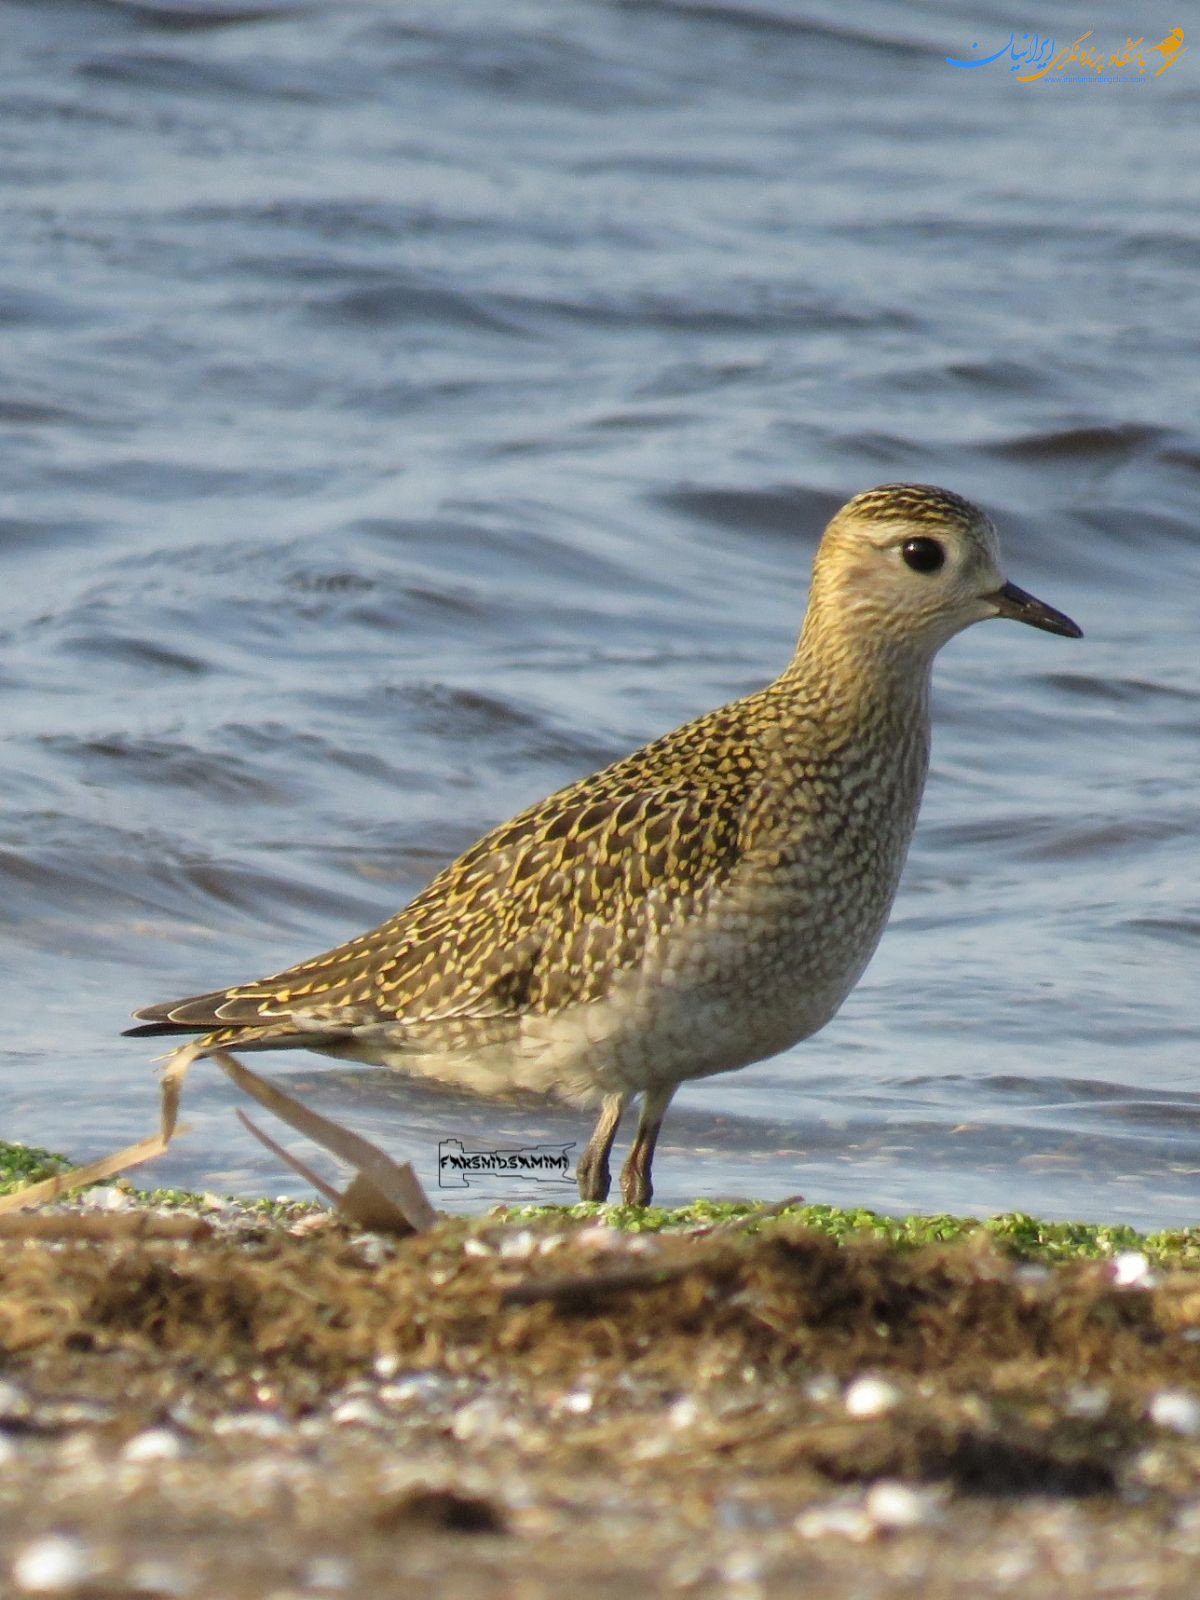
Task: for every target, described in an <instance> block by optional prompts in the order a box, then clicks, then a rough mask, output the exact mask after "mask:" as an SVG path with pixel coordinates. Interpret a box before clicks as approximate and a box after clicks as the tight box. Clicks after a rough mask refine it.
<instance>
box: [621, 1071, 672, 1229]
mask: <svg viewBox="0 0 1200 1600" xmlns="http://www.w3.org/2000/svg"><path fill="white" fill-rule="evenodd" d="M677 1087H678V1085H676V1084H674V1083H672V1084H670V1085H668V1087H667V1088H665V1089H647V1090H646V1092H645V1094H644V1095H643V1096H642V1114H641V1116H640V1117H639V1118H638V1125H637V1132H636V1133H635V1134H634V1136H633V1143H632V1144H631V1145H630V1147H629V1159H628V1160H627V1161H626V1163H625V1165H624V1167H623V1168H622V1171H621V1194H622V1196H623V1197H624V1200H625V1204H626V1205H627V1206H648V1205H649V1204H650V1200H651V1197H652V1196H653V1194H654V1187H653V1185H652V1184H651V1182H650V1166H651V1163H652V1162H653V1160H654V1146H655V1145H656V1144H657V1143H658V1130H659V1129H660V1128H661V1127H662V1120H663V1117H664V1116H666V1113H667V1107H668V1106H669V1105H670V1103H671V1096H672V1095H673V1094H674V1093H675V1090H676V1088H677Z"/></svg>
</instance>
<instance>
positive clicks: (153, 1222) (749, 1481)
mask: <svg viewBox="0 0 1200 1600" xmlns="http://www.w3.org/2000/svg"><path fill="white" fill-rule="evenodd" d="M613 1215H614V1216H617V1217H619V1216H620V1214H618V1213H614V1214H613ZM5 1220H6V1231H5V1232H3V1233H2V1234H0V1272H2V1274H3V1295H2V1296H0V1349H2V1350H3V1354H4V1364H3V1368H2V1374H0V1546H2V1548H0V1589H5V1590H6V1591H7V1592H12V1593H15V1594H23V1593H43V1594H45V1593H58V1594H74V1595H89V1596H90V1595H96V1596H100V1595H103V1596H109V1595H122V1596H123V1595H163V1596H170V1595H183V1596H187V1595H197V1596H221V1597H223V1600H241V1597H243V1596H245V1597H249V1596H270V1597H273V1600H284V1597H286V1596H300V1595H331V1594H351V1595H370V1596H378V1597H380V1600H387V1597H390V1596H393V1595H395V1596H400V1595H405V1596H409V1595H412V1594H415V1593H420V1592H422V1591H423V1590H428V1591H431V1592H433V1593H437V1594H452V1595H455V1596H466V1597H472V1596H487V1597H491V1596H493V1595H494V1596H502V1595H503V1596H510V1595H519V1596H530V1597H533V1596H542V1595H545V1596H547V1597H549V1596H552V1595H553V1596H555V1597H556V1600H557V1597H560V1596H562V1595H563V1594H564V1593H573V1592H575V1591H576V1590H579V1591H587V1592H590V1593H592V1594H594V1595H597V1596H607V1595H609V1594H612V1595H613V1596H617V1595H620V1596H621V1600H627V1597H628V1596H629V1594H631V1593H638V1594H643V1593H654V1592H663V1593H680V1594H683V1595H695V1596H709V1595H712V1596H718V1595H719V1596H727V1597H734V1600H754V1597H757V1596H773V1595H787V1596H790V1595H793V1594H794V1595H797V1596H799V1595H801V1594H803V1595H805V1596H825V1595H830V1596H834V1595H839V1596H840V1595H846V1596H849V1595H854V1596H876V1595H878V1596H886V1597H891V1596H897V1597H899V1596H910V1595H911V1596H914V1597H916V1596H918V1595H919V1596H921V1597H922V1600H937V1597H939V1596H943V1595H947V1596H949V1595H964V1596H965V1595H967V1594H971V1595H978V1594H980V1593H982V1594H1014V1595H1015V1594H1020V1595H1022V1596H1026V1597H1037V1596H1042V1595H1045V1596H1047V1597H1049V1596H1056V1597H1058V1596H1063V1595H1071V1596H1074V1595H1096V1596H1100V1595H1104V1596H1113V1595H1125V1594H1128V1595H1139V1596H1140V1595H1162V1596H1179V1597H1180V1600H1184V1597H1187V1600H1193V1597H1194V1595H1195V1593H1196V1572H1197V1570H1198V1568H1200V1274H1197V1272H1196V1270H1195V1269H1194V1268H1193V1267H1192V1266H1190V1265H1186V1264H1185V1265H1177V1264H1173V1263H1172V1262H1169V1261H1164V1262H1159V1263H1155V1262H1154V1261H1153V1260H1152V1259H1151V1258H1149V1257H1148V1256H1147V1255H1146V1254H1141V1253H1138V1252H1136V1251H1126V1252H1125V1253H1123V1254H1120V1255H1119V1256H1117V1257H1116V1258H1115V1259H1077V1260H1064V1261H1049V1260H1046V1259H1040V1260H1039V1259H1033V1260H1031V1259H1021V1258H1020V1257H1014V1256H1013V1255H1012V1254H1010V1253H1009V1252H1008V1250H1007V1249H1006V1248H1001V1247H1000V1246H998V1245H997V1243H996V1241H995V1240H994V1239H991V1238H989V1237H986V1236H983V1235H981V1234H967V1235H966V1236H965V1237H964V1238H962V1239H959V1240H957V1241H956V1242H954V1243H952V1244H948V1245H942V1244H930V1245H924V1246H920V1247H915V1248H914V1247H912V1246H911V1245H909V1244H908V1243H906V1242H901V1243H899V1244H896V1243H892V1242H889V1241H887V1240H881V1239H878V1238H873V1237H869V1236H863V1237H859V1238H850V1239H847V1240H842V1241H838V1240H834V1239H832V1238H830V1237H828V1235H827V1234H826V1233H824V1232H821V1231H817V1230H815V1229H814V1228H812V1227H809V1226H806V1225H805V1214H804V1213H803V1212H800V1213H798V1214H791V1213H788V1214H785V1215H783V1216H778V1217H768V1218H762V1219H760V1220H758V1221H757V1222H756V1221H755V1219H754V1218H753V1217H752V1216H751V1217H750V1218H741V1219H738V1218H736V1217H734V1218H732V1219H731V1220H728V1221H725V1222H723V1223H716V1224H713V1223H711V1222H710V1223H704V1222H701V1223H700V1224H698V1225H697V1224H695V1223H693V1224H692V1225H691V1226H690V1227H685V1228H683V1229H679V1228H676V1229H674V1230H671V1229H668V1230H665V1231H659V1232H630V1231H627V1230H625V1229H622V1228H617V1227H613V1226H610V1225H609V1224H608V1222H607V1221H606V1220H605V1217H604V1215H603V1214H601V1215H599V1216H597V1217H591V1218H588V1217H582V1218H581V1217H577V1216H571V1215H569V1214H567V1213H558V1214H554V1213H550V1214H546V1215H542V1216H537V1217H532V1218H530V1217H491V1218H482V1219H476V1220H475V1221H473V1222H470V1223H468V1222H464V1221H462V1220H461V1219H457V1220H446V1221H444V1222H442V1223H439V1224H438V1226H437V1227H436V1228H435V1229H434V1230H433V1231H432V1232H430V1233H428V1234H424V1235H421V1236H417V1237H411V1238H407V1239H390V1238H387V1237H384V1236H381V1235H377V1234H369V1233H361V1232H354V1231H352V1230H351V1229H349V1228H348V1227H346V1226H345V1225H344V1224H342V1223H340V1222H337V1221H334V1220H333V1219H332V1218H330V1217H329V1216H328V1215H326V1214H322V1213H310V1212H305V1211H303V1210H302V1209H300V1208H297V1209H296V1210H294V1211H293V1212H291V1213H290V1214H289V1213H288V1212H287V1211H286V1210H285V1211H284V1212H282V1213H281V1214H279V1215H276V1216H272V1215H266V1214H264V1213H263V1212H262V1211H260V1210H256V1209H254V1208H250V1207H241V1206H238V1205H236V1204H228V1205H223V1206H221V1207H220V1208H217V1209H208V1210H205V1209H202V1208H195V1207H193V1208H187V1207H185V1208H182V1209H180V1208H171V1209H164V1208H159V1207H156V1206H155V1205H153V1204H151V1203H148V1202H147V1201H146V1200H144V1199H140V1198H136V1197H133V1196H128V1195H122V1194H121V1193H120V1192H119V1191H110V1192H108V1193H107V1194H105V1193H103V1192H102V1193H101V1194H100V1196H99V1197H98V1198H97V1197H95V1196H93V1197H92V1198H91V1199H89V1200H88V1201H87V1202H86V1203H85V1206H84V1207H83V1208H82V1209H81V1208H80V1206H79V1205H78V1204H76V1205H75V1206H73V1207H70V1208H60V1209H58V1210H55V1211H52V1212H42V1213H36V1214H33V1215H28V1216H18V1217H15V1218H9V1219H5ZM626 1220H627V1219H626ZM1054 1253H1055V1252H1054V1251H1053V1250H1047V1251H1043V1252H1042V1254H1043V1256H1045V1255H1047V1254H1054ZM1059 1253H1061V1251H1060V1252H1059ZM1186 1254H1188V1252H1187V1251H1183V1250H1181V1252H1180V1257H1181V1259H1182V1258H1183V1257H1184V1256H1185V1255H1186Z"/></svg>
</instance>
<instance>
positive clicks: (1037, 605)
mask: <svg viewBox="0 0 1200 1600" xmlns="http://www.w3.org/2000/svg"><path fill="white" fill-rule="evenodd" d="M988 599H989V600H990V601H991V603H992V604H993V605H994V606H995V608H996V615H997V616H998V617H1012V619H1013V620H1014V622H1027V623H1028V624H1029V626H1030V627H1031V628H1044V629H1045V631H1046V632H1047V633H1061V634H1062V636H1063V638H1064V639H1082V638H1083V629H1082V628H1081V627H1079V626H1078V624H1077V623H1074V622H1072V621H1071V619H1070V617H1064V616H1063V614H1062V612H1061V611H1055V609H1054V607H1053V606H1048V605H1046V604H1045V602H1044V601H1041V600H1035V599H1034V597H1033V596H1032V595H1031V594H1026V593H1025V591H1024V589H1018V588H1017V586H1016V584H1015V583H1006V584H1005V585H1004V587H1003V588H1002V589H997V590H996V592H995V594H990V595H988Z"/></svg>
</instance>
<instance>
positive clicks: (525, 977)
mask: <svg viewBox="0 0 1200 1600" xmlns="http://www.w3.org/2000/svg"><path fill="white" fill-rule="evenodd" d="M987 617H1013V618H1015V619H1016V620H1017V621H1020V622H1028V623H1031V624H1032V625H1033V626H1034V627H1035V628H1044V629H1045V630H1046V631H1047V632H1049V633H1059V634H1065V635H1066V636H1067V637H1068V638H1078V637H1079V636H1080V630H1079V628H1077V627H1076V625H1075V624H1074V623H1073V622H1072V621H1071V620H1070V618H1068V617H1065V616H1063V615H1062V613H1061V612H1059V611H1055V610H1053V609H1052V608H1051V607H1050V606H1047V605H1044V604H1043V603H1042V602H1041V601H1040V600H1035V599H1034V598H1033V596H1032V595H1029V594H1026V593H1025V591H1024V590H1022V589H1018V588H1017V587H1016V585H1015V584H1012V583H1006V582H1005V580H1004V577H1003V575H1002V573H1001V570H1000V565H999V551H998V547H997V541H996V534H995V530H994V529H993V527H992V524H991V523H990V522H989V520H988V519H987V517H985V516H984V515H983V513H982V512H981V511H978V510H977V509H976V508H975V507H974V506H973V505H971V504H970V503H969V502H968V501H966V500H963V499H961V498H960V497H959V496H958V495H956V494H951V493H949V492H948V491H947V490H945V489H937V488H933V487H931V486H929V485H926V484H905V483H899V484H885V485H883V486H882V487H880V488H877V489H869V490H867V492H866V493H865V494H860V495H858V496H856V497H855V499H853V500H851V501H850V502H849V504H848V505H845V506H843V507H842V509H841V510H840V511H839V512H838V513H837V515H836V516H835V517H834V518H833V521H832V522H831V523H830V524H829V527H828V528H827V529H826V531H825V535H824V537H823V539H822V540H821V544H820V548H819V549H818V551H817V556H816V560H815V563H814V566H813V575H812V588H811V593H810V596H809V603H808V612H807V615H806V617H805V621H804V629H803V632H802V633H801V636H800V642H799V644H798V646H797V648H796V653H795V655H794V656H793V658H792V660H791V662H790V663H789V664H788V666H787V667H786V668H785V669H784V671H783V672H782V674H781V675H780V676H779V677H778V678H776V679H775V680H774V682H773V683H770V684H768V685H767V687H766V688H764V689H759V690H757V691H756V692H755V693H753V694H750V695H747V696H746V697H745V698H744V699H741V700H735V701H733V702H732V703H731V704H730V705H725V706H721V707H719V708H718V709H717V710H715V711H709V712H707V713H706V714H705V715H704V716H701V717H698V718H696V720H695V721H694V722H688V723H685V724H684V726H683V727H681V728H677V729H676V730H675V731H674V732H673V733H668V734H665V735H664V736H663V737H662V738H660V739H655V740H654V741H653V742H652V743H650V744H647V745H645V746H643V748H642V749H640V750H636V751H634V753H633V754H632V755H629V756H626V757H625V758H624V759H623V760H621V761H617V762H614V764H613V765H612V766H609V767H605V768H604V770H603V771H602V772H597V773H595V774H593V775H592V776H591V777H588V778H582V779H580V780H579V782H577V783H573V784H570V785H569V786H568V787H567V788H565V789H560V790H559V791H558V792H557V793H556V794H552V795H551V796H550V797H549V799H547V800H542V801H539V803H538V804H537V805H533V806H530V807H529V808H528V809H527V810H525V811H522V812H521V813H520V814H519V815H518V816H516V817H513V818H512V820H511V821H509V822H504V823H501V824H500V826H499V827H497V828H493V829H492V831H491V832H490V833H488V834H485V836H484V837H483V838H482V839H481V840H480V841H479V842H478V843H477V844H475V845H472V846H471V848H470V849H469V850H467V851H466V853H465V854H464V855H462V856H460V857H459V858H458V860H457V861H455V862H452V863H451V865H450V866H448V867H446V868H445V869H444V870H443V871H442V872H440V873H439V874H438V875H437V877H436V878H434V880H433V882H432V883H431V884H430V885H429V886H428V888H426V889H424V890H423V891H422V892H421V893H420V894H419V895H417V897H416V899H415V900H413V901H412V902H411V904H409V905H408V906H406V907H405V909H404V910H403V911H400V912H398V913H397V915H396V916H394V917H392V918H391V919H390V920H389V921H388V922H385V923H383V925H382V926H381V927H378V928H375V929H373V930H372V931H371V932H369V933H363V934H360V935H359V936H358V937H357V938H355V939H351V940H349V941H348V942H347V943H346V944H341V945H338V946H337V947H336V949H333V950H330V951H328V952H327V953H326V954H324V955H319V956H316V957H315V958H314V959H312V960H310V961H302V962H301V963H300V964H299V965H298V966H294V967H289V968H287V970H286V971H284V972H279V973H276V974H275V976H274V977H270V978H265V979H263V980H261V981H259V982H256V983H242V984H238V985H236V986H235V987H234V988H231V989H220V990H217V991H215V992H214V993H212V994H202V995H198V996H195V997H194V998H192V999H187V1000H174V1001H170V1002H168V1003H166V1004H163V1005H154V1006H147V1007H146V1008H145V1009H144V1010H142V1011H138V1012H136V1013H135V1015H136V1017H138V1018H139V1019H140V1020H141V1022H142V1026H141V1027H138V1028H131V1029H130V1030H129V1032H130V1033H131V1034H134V1035H157V1034H200V1035H202V1037H200V1038H198V1039H193V1040H192V1041H191V1042H189V1043H188V1044H187V1045H184V1046H182V1047H181V1048H180V1050H179V1051H177V1052H175V1058H177V1059H179V1058H183V1057H185V1056H186V1058H187V1059H189V1060H190V1059H194V1058H195V1057H197V1056H200V1055H203V1054H205V1053H206V1052H207V1051H208V1050H213V1049H231V1050H246V1049H253V1050H268V1049H293V1048H294V1049H299V1048H305V1049H311V1050H317V1051H321V1052H323V1053H324V1054H326V1055H331V1056H338V1057H341V1058H343V1059H348V1060H353V1061H366V1062H373V1063H376V1064H383V1065H385V1066H388V1067H395V1068H398V1069H400V1070H401V1071H403V1072H408V1073H411V1074H413V1075H415V1076H419V1077H423V1078H429V1079H435V1080H441V1081H442V1082H444V1083H448V1084H453V1085H456V1086H458V1087H465V1088H469V1089H473V1090H476V1091H478V1092H480V1093H481V1094H484V1095H489V1094H490V1095H503V1094H504V1093H505V1092H506V1091H509V1090H514V1089H520V1090H534V1091H537V1092H540V1093H543V1094H550V1095H553V1096H556V1097H558V1098H560V1099H562V1100H565V1101H567V1102H569V1103H571V1104H575V1105H593V1106H594V1105H597V1104H598V1105H599V1107H600V1113H599V1117H598V1120H597V1122H596V1125H595V1129H594V1131H593V1133H592V1135H591V1138H590V1140H589V1141H588V1144H587V1147H586V1149H585V1151H584V1154H583V1157H582V1160H581V1161H580V1164H579V1172H578V1177H579V1192H580V1194H581V1195H582V1196H583V1198H584V1199H586V1200H603V1199H605V1198H606V1197H607V1195H608V1189H609V1167H608V1164H609V1154H610V1151H611V1149H612V1145H613V1141H614V1138H615V1136H616V1132H617V1127H618V1124H619V1122H620V1119H621V1115H622V1113H623V1111H624V1109H625V1107H626V1104H627V1103H628V1101H629V1100H630V1099H631V1098H632V1097H633V1096H636V1095H640V1096H641V1113H640V1118H639V1121H638V1125H637V1130H636V1133H635V1135H634V1139H633V1143H632V1146H631V1149H630V1152H629V1158H628V1160H627V1162H626V1164H625V1167H624V1169H623V1171H622V1174H621V1189H622V1193H623V1195H624V1198H625V1200H626V1202H627V1203H629V1204H632V1205H644V1204H646V1202H647V1201H648V1200H649V1199H650V1195H651V1183H650V1168H651V1163H652V1161H653V1157H654V1145H655V1140H656V1139H657V1136H658V1131H659V1128H660V1126H661V1124H662V1119H663V1115H664V1113H665V1111H666V1109H667V1106H668V1104H669V1102H670V1100H671V1096H672V1095H673V1094H674V1093H675V1090H676V1088H677V1087H678V1085H679V1084H680V1083H681V1082H683V1081H684V1080H685V1079H687V1078H699V1077H705V1076H707V1075H709V1074H711V1073H716V1072H729V1071H731V1070H733V1069H734V1068H736V1067H744V1066H747V1065H748V1064H749V1063H750V1062H752V1061H760V1060H762V1059H763V1058H764V1057H766V1056H772V1055H775V1054H776V1053H777V1052H778V1051H780V1050H784V1049H786V1048H787V1047H788V1046H789V1045H793V1044H795V1043H796V1042H797V1040H800V1039H804V1038H807V1037H808V1035H809V1034H812V1033H815V1032H816V1031H817V1029H818V1028H822V1027H824V1025H825V1024H826V1023H827V1022H828V1021H829V1019H830V1017H832V1016H833V1014H834V1012H835V1011H837V1009H838V1007H839V1006H840V1005H841V1003H842V1001H843V1000H844V999H845V998H846V996H847V994H849V992H850V990H851V989H852V988H853V986H854V984H855V983H856V982H857V981H858V979H859V977H860V975H861V974H862V971H863V969H864V967H865V966H866V964H867V962H868V960H869V959H870V957H871V954H872V952H873V951H874V949H875V946H876V943H877V942H878V940H879V936H880V934H881V933H882V931H883V926H884V923H885V922H886V920H887V916H888V911H889V909H890V907H891V903H892V898H893V896H894V894H895V892H896V885H897V882H898V880H899V877H900V870H901V868H902V866H903V864H904V857H905V854H906V852H907V850H908V844H909V839H910V838H911V835H912V831H913V825H914V823H915V821H916V816H917V808H918V805H919V803H920V799H921V790H922V787H923V785H924V782H925V771H926V765H927V761H928V751H929V679H930V668H931V665H932V662H933V657H934V655H935V654H936V652H937V651H938V650H939V649H940V648H941V646H942V645H944V644H945V643H946V641H947V640H948V639H950V638H951V637H952V636H953V635H954V634H956V633H958V632H959V631H960V630H961V629H963V628H965V627H967V626H968V625H969V624H970V623H972V622H980V621H982V620H984V619H985V618H987Z"/></svg>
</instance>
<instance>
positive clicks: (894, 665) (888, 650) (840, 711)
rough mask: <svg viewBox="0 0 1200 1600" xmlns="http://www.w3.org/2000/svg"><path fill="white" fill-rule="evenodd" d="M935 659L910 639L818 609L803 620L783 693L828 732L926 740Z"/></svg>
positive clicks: (783, 680)
mask: <svg viewBox="0 0 1200 1600" xmlns="http://www.w3.org/2000/svg"><path fill="white" fill-rule="evenodd" d="M932 666H933V658H932V655H930V654H929V653H927V652H925V651H923V650H920V649H919V648H917V647H916V646H915V645H914V644H913V642H912V641H911V640H908V639H895V638H890V637H889V636H888V635H887V634H885V633H882V632H880V631H878V630H875V629H870V628H851V627H846V626H839V625H838V624H837V623H836V622H833V623H831V622H830V621H829V619H827V618H826V617H825V616H823V615H822V613H821V612H820V611H816V612H814V611H811V610H810V612H809V615H808V617H807V619H806V620H805V625H804V631H803V633H802V634H801V635H800V641H799V644H798V645H797V647H796V653H795V655H794V656H793V657H792V660H791V662H790V663H789V664H788V666H787V667H786V669H785V670H784V672H783V673H782V674H781V676H780V678H779V679H778V680H777V681H778V683H779V686H780V689H781V690H784V691H786V692H789V693H794V694H796V695H798V696H800V697H802V698H803V700H804V701H805V702H806V703H807V704H808V705H809V707H810V708H811V711H812V712H813V713H814V714H815V715H816V716H818V717H819V718H820V719H821V721H822V723H823V724H824V725H825V726H826V728H827V729H829V730H830V731H833V730H836V729H839V728H840V729H842V730H844V732H845V733H846V734H847V735H850V736H851V737H853V736H854V733H855V731H856V730H857V731H858V733H859V734H861V733H862V732H864V731H867V730H870V729H872V728H874V729H876V730H880V731H882V730H886V731H887V736H888V737H890V738H892V739H895V740H897V741H898V742H900V743H905V744H906V743H907V742H908V739H909V737H911V736H912V735H918V736H919V737H920V738H921V739H922V740H925V739H927V737H928V727H929V689H930V675H931V669H932Z"/></svg>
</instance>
